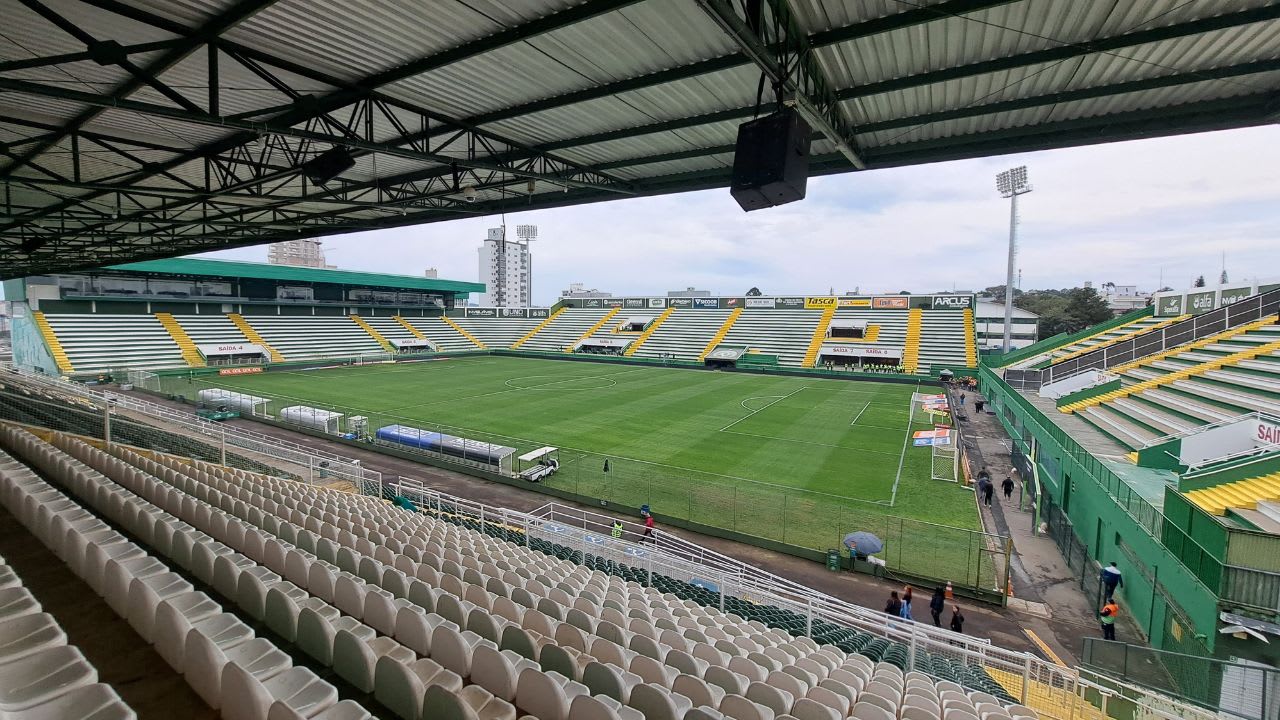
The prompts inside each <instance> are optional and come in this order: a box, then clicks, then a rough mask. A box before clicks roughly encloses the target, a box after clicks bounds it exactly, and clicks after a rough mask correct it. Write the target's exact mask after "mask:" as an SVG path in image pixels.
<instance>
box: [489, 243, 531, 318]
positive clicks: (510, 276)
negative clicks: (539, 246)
mask: <svg viewBox="0 0 1280 720" xmlns="http://www.w3.org/2000/svg"><path fill="white" fill-rule="evenodd" d="M514 230H515V236H514V237H512V235H511V233H510V232H508V229H507V226H505V225H503V226H500V227H496V228H489V236H488V237H487V238H485V241H484V244H483V245H481V246H480V251H479V252H480V277H479V278H478V279H479V281H480V282H482V283H484V286H485V288H487V289H486V290H485V292H484V293H482V294H481V295H480V306H481V307H511V308H523V307H529V306H530V305H532V304H533V256H532V253H530V252H529V243H530V242H532V241H534V240H536V239H537V237H538V226H537V225H517V226H515V228H514Z"/></svg>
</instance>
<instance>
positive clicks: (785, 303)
mask: <svg viewBox="0 0 1280 720" xmlns="http://www.w3.org/2000/svg"><path fill="white" fill-rule="evenodd" d="M773 306H774V307H775V308H778V309H779V310H795V309H797V308H802V307H804V298H802V297H780V298H774V299H773Z"/></svg>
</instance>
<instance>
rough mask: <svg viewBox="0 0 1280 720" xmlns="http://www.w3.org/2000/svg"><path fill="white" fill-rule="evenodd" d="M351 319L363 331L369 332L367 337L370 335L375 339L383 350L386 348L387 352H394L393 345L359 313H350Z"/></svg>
mask: <svg viewBox="0 0 1280 720" xmlns="http://www.w3.org/2000/svg"><path fill="white" fill-rule="evenodd" d="M351 319H352V321H354V322H355V324H357V325H359V326H360V327H361V328H363V329H364V331H365V332H367V333H369V337H372V338H373V339H374V340H377V341H378V344H379V345H381V346H382V349H383V350H386V351H387V352H389V353H394V352H395V351H396V349H395V346H393V345H392V344H391V342H390V341H389V340H387V339H386V338H385V337H383V336H382V333H380V332H378V331H377V330H376V329H375V328H374V327H373V326H372V325H370V324H369V323H367V322H365V319H364V318H362V317H360V316H359V315H352V316H351Z"/></svg>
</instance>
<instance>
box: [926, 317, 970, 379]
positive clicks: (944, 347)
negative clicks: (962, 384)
mask: <svg viewBox="0 0 1280 720" xmlns="http://www.w3.org/2000/svg"><path fill="white" fill-rule="evenodd" d="M972 328H973V320H972V318H971V317H970V316H968V315H966V314H965V313H964V312H956V311H954V310H924V311H923V312H922V313H921V315H920V351H919V365H918V367H917V372H924V371H925V369H927V368H929V367H931V366H934V365H941V366H946V367H974V366H976V365H977V362H976V358H975V359H974V362H972V363H970V361H969V358H968V357H967V355H966V352H965V348H966V340H965V338H966V334H967V333H971V332H972Z"/></svg>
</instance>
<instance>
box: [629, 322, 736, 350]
mask: <svg viewBox="0 0 1280 720" xmlns="http://www.w3.org/2000/svg"><path fill="white" fill-rule="evenodd" d="M731 312H733V311H732V310H693V309H688V310H676V311H675V312H673V313H671V315H670V316H669V317H668V318H667V319H666V321H664V322H663V323H662V324H661V325H659V326H658V329H657V330H655V331H654V332H653V334H652V335H650V336H649V339H648V340H646V341H645V342H644V344H643V345H641V346H640V347H639V348H637V349H636V351H635V353H634V354H635V357H649V358H657V357H667V356H672V355H674V356H675V358H676V359H677V360H689V361H692V360H697V359H698V356H699V355H701V354H702V351H703V349H705V348H706V347H707V343H709V342H711V339H712V338H714V337H715V335H716V333H717V332H719V331H720V328H721V326H723V325H724V322H725V320H727V319H728V318H729V313H731Z"/></svg>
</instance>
